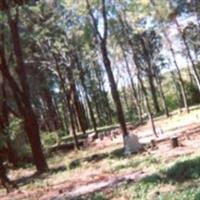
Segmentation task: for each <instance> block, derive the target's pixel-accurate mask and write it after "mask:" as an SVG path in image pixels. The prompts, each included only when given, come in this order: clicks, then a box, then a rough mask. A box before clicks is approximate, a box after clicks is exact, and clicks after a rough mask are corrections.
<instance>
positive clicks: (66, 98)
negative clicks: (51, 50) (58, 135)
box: [53, 55, 79, 149]
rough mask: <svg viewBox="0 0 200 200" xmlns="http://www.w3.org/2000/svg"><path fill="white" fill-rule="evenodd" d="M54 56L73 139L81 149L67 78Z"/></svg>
mask: <svg viewBox="0 0 200 200" xmlns="http://www.w3.org/2000/svg"><path fill="white" fill-rule="evenodd" d="M53 57H54V60H55V67H56V71H57V73H58V77H59V79H60V86H61V89H62V91H63V93H64V95H65V96H64V97H65V98H64V102H65V104H66V105H67V108H68V113H69V118H70V124H71V128H72V135H73V139H74V145H75V148H76V149H79V143H78V138H77V135H76V131H75V123H74V117H73V108H72V105H70V97H69V92H68V91H67V89H66V87H65V80H64V78H63V76H62V73H61V71H60V68H59V64H58V60H57V57H56V55H53Z"/></svg>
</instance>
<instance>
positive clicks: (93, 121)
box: [77, 62, 98, 138]
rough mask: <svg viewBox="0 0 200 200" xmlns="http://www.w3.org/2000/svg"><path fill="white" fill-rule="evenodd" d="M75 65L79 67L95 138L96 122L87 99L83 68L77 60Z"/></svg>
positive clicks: (96, 135)
mask: <svg viewBox="0 0 200 200" xmlns="http://www.w3.org/2000/svg"><path fill="white" fill-rule="evenodd" d="M77 67H78V69H79V77H80V80H81V84H82V87H83V90H84V93H85V98H86V101H87V105H88V109H89V113H90V118H91V121H92V126H93V129H94V133H95V137H96V138H97V137H98V131H97V123H96V119H95V116H94V111H93V109H92V104H91V102H90V99H89V95H88V90H87V86H86V84H85V78H84V73H83V69H82V66H81V64H80V63H79V62H78V63H77Z"/></svg>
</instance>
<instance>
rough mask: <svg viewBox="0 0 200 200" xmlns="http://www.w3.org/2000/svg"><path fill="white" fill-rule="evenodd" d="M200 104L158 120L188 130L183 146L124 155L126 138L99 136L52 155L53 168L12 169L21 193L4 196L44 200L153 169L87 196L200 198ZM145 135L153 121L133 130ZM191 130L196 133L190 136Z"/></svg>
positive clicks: (93, 199)
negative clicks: (44, 170) (80, 146)
mask: <svg viewBox="0 0 200 200" xmlns="http://www.w3.org/2000/svg"><path fill="white" fill-rule="evenodd" d="M198 114H199V108H193V110H192V111H191V112H190V114H186V113H182V114H181V115H180V114H178V113H173V115H172V116H171V118H169V119H166V118H164V117H159V118H157V119H156V124H157V126H162V128H163V130H164V132H165V133H164V134H166V135H168V134H169V133H170V134H174V133H179V134H181V133H183V136H180V138H179V139H180V143H181V145H180V147H178V148H175V149H172V148H171V146H170V141H169V140H166V141H163V142H161V143H158V145H157V148H155V149H151V148H146V149H145V150H144V151H142V152H139V153H137V154H134V155H131V156H128V157H127V156H126V157H125V156H124V154H123V149H122V138H121V135H119V136H118V137H117V138H115V139H113V140H111V139H110V138H105V139H104V140H102V141H101V140H97V141H95V142H94V143H92V144H91V145H90V147H89V148H85V149H82V150H81V151H71V152H57V153H55V154H54V155H52V157H50V158H49V159H48V163H49V166H50V171H49V172H47V173H45V174H43V175H39V176H38V175H35V174H34V173H35V169H34V168H33V167H31V166H29V167H28V168H21V169H17V170H12V171H11V172H10V174H9V176H10V178H11V179H13V180H16V182H17V183H18V185H19V186H20V189H21V191H23V192H22V193H20V194H16V193H11V194H9V195H6V194H5V190H3V189H2V190H0V199H2V200H4V199H5V200H7V199H20V200H21V199H29V200H36V199H37V200H38V199H40V198H41V197H43V196H48V195H49V199H50V197H51V195H52V193H54V196H55V195H59V194H60V193H67V192H68V191H71V190H73V189H76V188H78V187H79V186H82V185H87V184H89V183H93V182H99V181H102V180H108V179H111V178H112V177H116V176H119V175H123V174H128V173H132V172H144V173H148V174H150V175H148V176H146V177H145V178H143V179H141V180H140V181H138V182H132V181H130V182H129V181H128V182H125V183H123V184H122V185H119V186H117V187H111V188H106V189H105V190H102V191H101V192H96V193H95V192H94V193H93V194H90V195H87V196H82V197H80V199H85V200H86V199H87V200H89V199H90V200H108V199H109V200H110V199H113V200H114V199H119V200H123V199H124V200H129V199H134V200H149V199H150V200H157V199H158V200H199V199H200V188H199V187H198V186H199V184H200V156H199V155H200V154H199V152H200V145H199V144H200V135H199V134H198V131H200V126H199V125H198V124H199V122H200V119H199V117H198V116H197V115H198ZM133 132H134V133H137V134H138V136H139V137H141V138H144V137H145V134H146V135H149V133H151V131H150V127H149V124H148V123H147V124H146V125H144V126H142V127H138V128H137V130H134V131H133ZM185 134H187V135H189V136H190V138H189V139H188V137H185Z"/></svg>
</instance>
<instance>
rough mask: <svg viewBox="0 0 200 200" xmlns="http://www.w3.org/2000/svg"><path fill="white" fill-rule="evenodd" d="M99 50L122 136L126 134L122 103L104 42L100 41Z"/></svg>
mask: <svg viewBox="0 0 200 200" xmlns="http://www.w3.org/2000/svg"><path fill="white" fill-rule="evenodd" d="M101 52H102V56H103V63H104V67H105V69H106V72H107V76H108V79H109V83H110V87H111V93H112V97H113V99H114V103H115V106H116V108H117V109H116V110H117V117H118V120H119V123H120V126H121V130H122V134H123V136H127V135H128V132H127V127H126V122H125V117H124V112H123V109H122V104H121V101H120V97H119V93H118V90H117V85H116V82H115V79H114V76H113V72H112V69H111V62H110V59H109V58H108V52H107V48H106V45H105V44H104V42H102V44H101Z"/></svg>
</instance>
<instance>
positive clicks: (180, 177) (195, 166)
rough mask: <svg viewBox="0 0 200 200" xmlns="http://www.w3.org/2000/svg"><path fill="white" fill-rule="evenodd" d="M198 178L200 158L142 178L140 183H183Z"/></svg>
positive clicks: (199, 175) (181, 162) (182, 162)
mask: <svg viewBox="0 0 200 200" xmlns="http://www.w3.org/2000/svg"><path fill="white" fill-rule="evenodd" d="M198 178H200V157H197V158H194V159H189V160H185V161H179V162H177V163H175V164H174V165H173V166H171V167H170V168H168V169H166V170H162V171H161V172H160V173H158V174H153V175H151V176H147V177H145V178H143V179H142V180H141V182H143V183H147V184H148V183H158V182H162V183H169V182H184V181H187V180H190V179H198ZM199 197H200V194H199ZM199 199H200V198H199Z"/></svg>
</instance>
